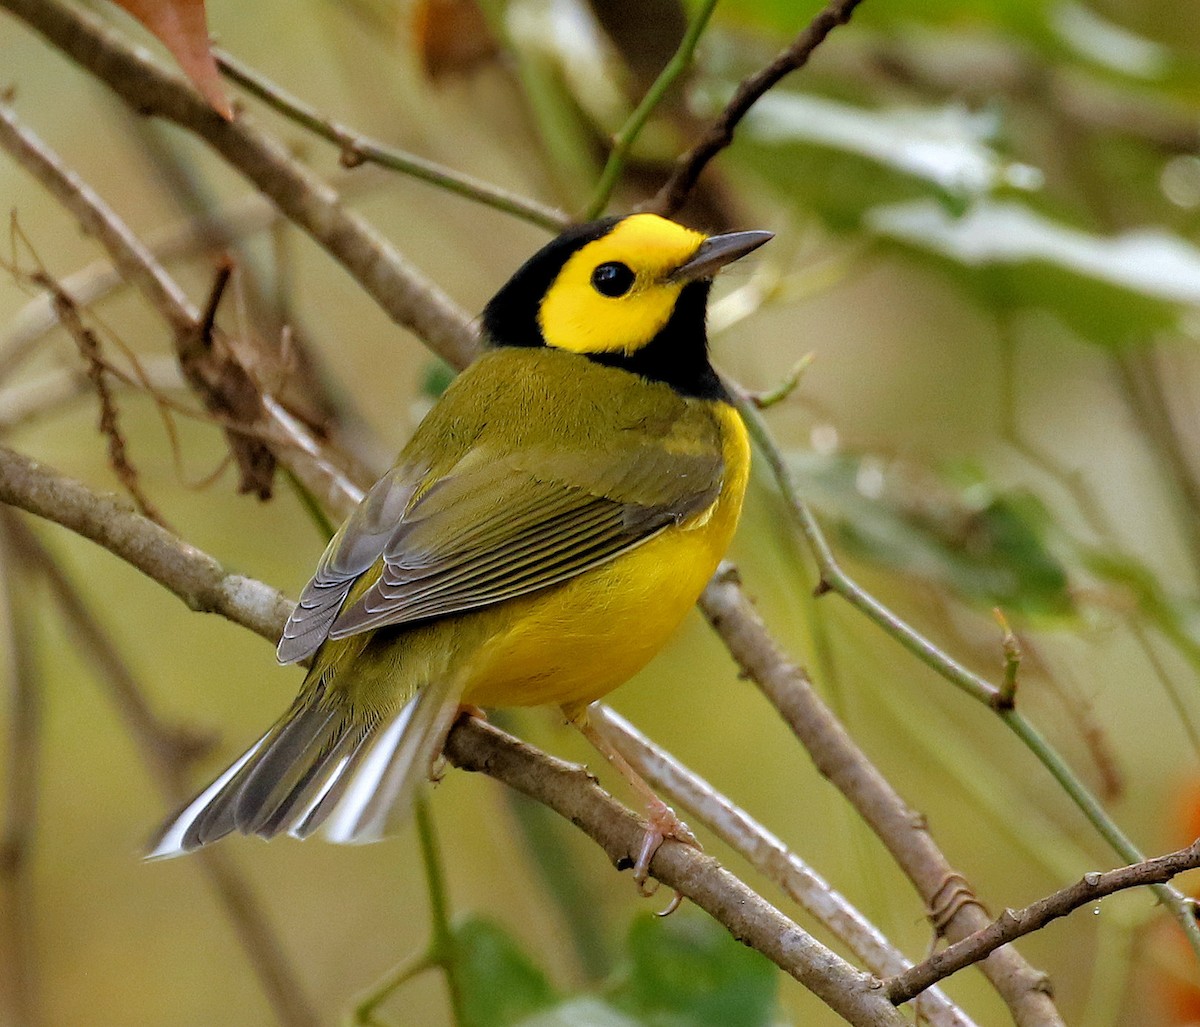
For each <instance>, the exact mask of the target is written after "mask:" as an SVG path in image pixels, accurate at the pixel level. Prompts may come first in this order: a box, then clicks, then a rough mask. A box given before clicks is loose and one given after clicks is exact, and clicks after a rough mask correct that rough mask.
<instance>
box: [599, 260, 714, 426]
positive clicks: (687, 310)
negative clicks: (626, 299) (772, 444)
mask: <svg viewBox="0 0 1200 1027" xmlns="http://www.w3.org/2000/svg"><path fill="white" fill-rule="evenodd" d="M711 287H712V282H711V281H704V280H702V281H698V282H689V283H688V284H687V285H685V286H684V287H683V291H682V292H680V294H679V299H678V300H677V301H676V303H675V309H674V310H673V311H672V312H671V317H670V320H668V321H667V323H666V324H665V325H664V326H663V327H662V330H661V331H659V333H658V334H657V335H656V336H654V338H653V339H651V340H650V342H648V343H647V344H646V345H645V346H642V347H641V348H640V349H638V350H635V351H634V352H633V353H630V354H628V355H627V354H625V353H588V354H586V356H587V359H588V360H591V361H593V362H595V363H597V364H603V365H604V366H605V367H619V368H621V369H622V370H624V371H631V372H633V373H634V374H639V375H641V376H642V377H643V378H649V379H650V380H651V381H655V382H663V383H665V384H667V385H669V386H671V388H673V389H674V390H675V391H676V392H678V393H680V394H681V395H683V396H694V397H695V398H696V399H720V400H724V401H725V402H729V399H730V397H729V393H728V392H727V391H726V389H725V386H724V385H723V384H721V379H720V378H718V377H717V372H716V371H714V370H713V366H712V364H710V363H709V361H708V333H707V331H706V329H705V316H706V313H707V307H708V290H709V289H710V288H711Z"/></svg>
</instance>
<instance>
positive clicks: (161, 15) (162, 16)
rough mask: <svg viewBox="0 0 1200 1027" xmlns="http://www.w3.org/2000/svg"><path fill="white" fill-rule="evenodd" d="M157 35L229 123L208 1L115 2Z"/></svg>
mask: <svg viewBox="0 0 1200 1027" xmlns="http://www.w3.org/2000/svg"><path fill="white" fill-rule="evenodd" d="M113 3H115V4H116V5H117V6H118V7H123V8H124V9H125V10H127V11H128V12H129V13H130V14H132V15H133V16H134V17H135V18H137V20H138V21H140V22H141V23H142V24H143V25H145V26H146V28H147V29H149V30H150V31H151V32H153V33H154V35H156V36H157V37H158V38H159V40H160V41H161V42H162V44H163V45H164V46H165V47H166V48H167V49H168V50H170V51H171V54H172V56H173V57H174V58H175V60H177V61H178V62H179V66H180V67H181V68H182V69H183V71H184V74H186V75H187V77H188V78H190V79H191V80H192V84H193V85H194V86H195V87H196V88H197V89H198V90H199V91H200V95H202V96H203V97H204V99H206V100H207V101H208V102H209V103H210V104H211V105H212V107H213V109H214V110H216V111H217V113H218V114H220V115H221V117H223V118H225V119H226V120H227V121H232V120H233V109H232V108H231V107H230V106H229V100H228V99H226V97H225V91H224V90H223V89H222V87H221V76H220V74H219V73H218V71H217V62H216V61H215V60H213V55H212V50H211V49H210V45H209V38H208V22H207V20H206V18H205V14H204V0H113Z"/></svg>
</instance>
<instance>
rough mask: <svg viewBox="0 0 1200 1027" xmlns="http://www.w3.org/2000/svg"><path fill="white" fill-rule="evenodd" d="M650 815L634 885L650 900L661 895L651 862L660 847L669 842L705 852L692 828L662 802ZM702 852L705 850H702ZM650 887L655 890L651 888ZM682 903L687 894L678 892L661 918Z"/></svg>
mask: <svg viewBox="0 0 1200 1027" xmlns="http://www.w3.org/2000/svg"><path fill="white" fill-rule="evenodd" d="M646 814H647V819H648V821H649V823H648V824H647V826H646V835H645V837H644V838H643V839H642V848H641V850H640V851H639V852H638V858H637V862H636V863H635V864H634V865H633V881H634V883H635V884H636V885H637V889H638V892H640V893H641V895H642V896H643V897H644V898H649V897H650V896H651V895H653V894H655V893H656V892H657V891H658V882H657V881H651V880H650V861H651V860H652V859H654V854H655V853H656V852H657V851H658V847H659V846H660V845H662V843H663V842H664V841H666V840H667V839H668V838H671V839H674V840H675V841H677V842H682V843H683V844H684V845H691V846H692V847H693V848H695V849H701V845H700V842H699V841H698V840H697V839H696V836H695V835H694V834H692V831H691V828H689V827H688V826H687V824H685V823H684V822H683V821H682V820H680V819H679V817H678V816H676V814H675V811H674V810H673V809H671V807H670V806H668V805H667V804H666V803H665V802H663V801H662V800H661V799H655V800H654V802H652V803H650V804H648V806H647V809H646ZM701 851H703V850H702V849H701ZM648 883H649V884H650V885H652V887H647V884H648ZM682 903H683V893H682V892H680V891H676V892H675V895H674V897H673V898H672V899H671V902H670V903H669V904H668V906H667V908H666V909H664V910H663V911H662V912H661V913H659V914H658V915H659V916H670V915H671V914H672V913H674V912H675V910H677V909H678V908H679V907H680V905H681V904H682Z"/></svg>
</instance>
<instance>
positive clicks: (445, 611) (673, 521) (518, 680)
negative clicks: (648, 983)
mask: <svg viewBox="0 0 1200 1027" xmlns="http://www.w3.org/2000/svg"><path fill="white" fill-rule="evenodd" d="M771 237H772V234H771V233H770V232H764V231H743V232H731V233H724V234H718V235H706V234H704V233H702V232H699V231H696V230H694V229H691V228H688V227H685V226H683V225H681V224H678V223H676V222H674V221H672V220H669V219H667V218H664V217H661V216H659V215H656V214H650V213H635V214H631V215H627V216H624V217H610V218H605V219H603V220H599V221H594V222H590V223H587V224H582V225H576V226H572V227H570V228H568V229H566V230H565V231H563V232H562V234H560V235H559V236H558V237H557V238H555V239H554V240H553V241H551V242H550V243H548V244H547V245H546V246H544V247H543V248H542V249H541V250H539V251H538V252H537V253H536V254H534V256H532V257H531V258H530V259H529V260H528V261H526V263H525V264H524V265H523V266H521V267H520V268H519V269H518V270H517V271H516V273H515V274H513V276H512V277H511V278H510V279H509V281H508V282H507V283H506V284H505V285H504V286H503V287H502V288H501V289H500V290H499V292H497V293H496V294H495V296H494V297H493V298H492V299H491V300H490V301H489V302H488V303H487V305H486V306H485V308H484V311H483V314H482V317H481V332H480V335H481V341H482V345H481V352H480V354H479V355H478V356H477V357H476V358H475V360H474V361H473V362H472V363H471V364H470V365H469V366H468V367H467V368H466V369H465V370H464V371H463V372H462V373H461V374H460V375H459V376H458V377H457V378H456V379H455V380H454V381H453V382H452V383H451V385H450V386H449V388H448V389H447V390H446V391H445V392H444V393H443V394H442V396H441V398H440V399H439V400H438V402H437V403H436V404H435V405H434V406H433V408H432V409H431V410H430V412H429V413H428V414H427V415H426V416H425V418H424V419H423V420H422V421H421V423H420V424H419V425H418V427H417V429H416V431H415V432H414V433H413V435H412V437H411V439H410V441H409V442H408V444H407V445H405V446H404V448H403V450H402V451H401V453H400V455H399V457H398V458H397V461H396V463H395V465H394V466H393V467H392V469H391V470H390V471H388V472H387V473H386V474H385V475H384V476H383V477H382V478H380V480H379V481H378V482H377V483H376V484H375V485H374V486H373V487H372V488H371V489H370V490H369V491H368V492H367V493H366V495H365V496H364V498H363V499H362V501H361V503H360V504H359V505H358V506H357V507H356V509H355V510H354V511H353V512H352V513H351V514H350V516H349V517H348V519H347V520H346V521H345V523H344V524H342V526H341V527H340V528H339V529H338V531H337V532H336V534H335V535H334V536H333V538H332V540H331V541H330V543H329V545H328V548H327V549H326V550H325V552H324V554H323V555H322V556H321V558H320V561H319V562H318V564H317V568H316V571H315V572H314V574H313V576H312V579H311V580H310V581H309V583H308V584H307V585H306V586H305V588H304V589H303V591H302V593H301V595H300V600H299V602H298V604H297V605H296V607H295V610H294V612H293V613H292V614H291V616H290V618H289V620H288V621H287V624H286V627H285V628H284V630H283V635H282V638H281V639H280V641H279V645H278V651H277V656H278V659H279V661H280V662H281V663H283V664H290V663H297V662H302V661H305V660H309V661H311V662H310V665H309V669H308V673H307V675H306V677H305V679H304V683H303V685H302V687H301V690H300V693H299V695H298V696H297V698H296V699H295V701H294V702H293V703H292V705H291V707H290V708H289V709H288V710H287V712H286V713H284V715H283V716H282V717H281V718H280V719H279V720H278V721H277V722H276V723H275V724H274V725H273V726H272V727H271V728H270V729H269V730H267V731H266V732H265V733H264V734H263V735H262V737H260V738H259V739H258V741H256V742H255V743H254V744H253V745H252V746H251V747H250V748H249V749H248V750H247V751H246V752H245V753H244V754H243V755H242V756H241V757H240V758H239V759H238V760H236V761H235V762H234V763H233V764H232V765H231V766H230V767H229V768H228V769H227V770H226V771H225V772H224V773H222V774H221V775H220V776H218V777H217V779H216V780H215V781H213V783H212V784H211V785H209V786H208V787H207V788H206V789H204V790H203V791H202V792H201V793H200V794H199V795H198V796H197V797H196V798H195V799H193V800H192V801H191V802H189V803H188V804H187V805H186V806H184V807H183V808H182V809H181V810H180V811H178V812H177V813H176V814H175V815H174V816H172V817H171V818H169V819H168V820H167V821H166V823H165V824H164V825H163V826H162V827H161V829H160V830H159V831H158V833H157V835H156V836H155V838H154V840H153V841H152V843H151V845H150V848H149V852H148V858H152V859H155V858H165V857H171V856H177V855H180V854H182V853H186V852H190V851H192V850H194V849H197V848H199V847H201V846H204V845H208V844H210V843H212V842H214V841H216V840H218V839H220V838H222V837H224V836H226V835H229V834H232V833H234V832H240V833H242V834H247V835H259V836H261V837H264V838H271V837H273V836H276V835H279V834H283V833H288V834H290V835H292V836H295V837H298V838H306V837H308V836H310V835H313V834H316V833H317V832H322V833H323V834H324V835H325V836H326V837H327V838H328V839H329V840H331V841H334V842H342V843H356V842H367V841H374V840H377V839H379V838H381V837H382V836H383V835H384V834H385V833H387V831H388V830H389V829H390V828H392V827H394V826H395V825H396V823H398V822H399V821H400V820H401V819H402V818H403V816H404V813H405V811H406V809H407V808H408V807H409V806H411V803H412V801H413V799H414V798H415V792H416V789H417V788H418V787H419V786H420V784H421V783H422V782H423V781H426V780H427V779H428V778H429V775H430V770H431V767H432V766H433V764H434V763H435V761H436V760H437V758H438V757H439V755H440V753H441V749H442V746H443V744H444V742H445V739H446V736H447V734H448V733H449V730H450V728H451V726H452V724H453V722H454V720H455V718H456V717H457V716H458V715H459V713H460V711H462V710H464V709H465V710H482V709H486V708H505V707H528V706H558V707H560V708H561V710H562V712H563V714H564V716H565V717H566V719H567V720H568V721H569V722H571V723H572V724H574V725H576V726H577V727H579V728H580V729H581V730H582V731H583V733H584V734H585V735H586V736H587V737H588V738H589V739H590V740H591V741H592V742H593V743H594V744H596V746H597V747H598V748H599V749H600V751H601V752H602V753H604V754H605V755H606V756H607V757H608V758H609V759H610V761H612V762H613V764H614V765H615V766H616V768H617V769H618V770H619V771H620V772H621V773H622V774H623V775H624V776H625V777H626V778H627V779H628V780H629V781H630V783H631V785H632V786H633V787H634V788H635V790H636V791H637V792H638V794H639V795H641V796H642V797H643V798H644V799H645V801H646V808H647V815H648V825H647V830H646V838H645V843H644V845H643V846H642V849H641V852H640V854H639V857H638V859H637V862H636V866H635V879H636V880H637V881H638V884H639V887H640V888H641V887H642V886H643V885H644V884H645V882H646V879H647V874H648V870H647V868H648V866H649V863H650V860H651V858H652V857H653V854H654V851H655V850H656V849H657V848H658V845H659V844H660V843H661V842H662V841H663V840H664V839H665V838H676V839H679V840H681V841H685V842H688V843H691V844H697V843H696V840H695V838H694V836H692V835H691V832H690V831H689V830H688V829H687V827H686V825H685V824H683V822H682V821H681V820H679V818H678V817H676V816H675V815H674V813H673V812H672V811H671V809H670V807H668V806H667V805H666V804H665V803H663V802H662V801H661V800H660V799H658V798H657V796H655V795H654V793H653V791H652V790H651V789H650V787H649V785H647V784H646V783H645V782H644V781H642V780H641V778H640V776H638V775H637V774H636V772H635V771H633V769H632V768H631V767H630V766H629V765H628V764H627V763H625V761H624V760H622V759H621V757H620V754H619V753H617V752H616V751H615V749H614V748H613V747H612V746H611V745H610V744H609V743H607V741H606V740H605V739H604V737H603V736H602V735H600V734H599V732H597V731H596V730H595V729H594V727H593V726H592V725H591V724H590V723H589V722H588V718H587V707H588V705H589V704H590V703H592V702H593V701H595V700H597V699H599V698H601V697H602V696H604V695H606V694H607V693H608V692H610V691H611V690H612V689H614V688H616V687H617V686H618V685H620V684H622V683H624V682H625V681H626V680H628V679H629V678H630V677H631V676H633V674H635V673H636V672H637V671H638V670H640V669H641V668H642V667H643V666H644V665H645V664H647V663H648V662H649V661H650V659H651V658H652V657H653V656H654V654H655V653H656V652H658V650H659V649H661V648H662V646H663V645H664V644H665V643H666V641H667V640H668V639H669V638H670V636H671V635H672V633H673V632H674V631H675V629H676V628H677V627H678V626H679V624H680V623H681V622H682V620H683V618H684V617H685V615H686V614H687V612H688V610H689V609H690V608H691V607H692V606H693V605H694V604H695V602H696V600H697V599H698V598H699V596H700V593H701V591H702V590H703V589H704V586H705V584H706V583H707V582H708V580H709V578H710V577H711V575H712V574H713V573H714V571H715V570H716V568H717V565H718V563H719V562H720V560H721V559H722V557H723V556H724V554H725V551H726V549H727V547H728V545H729V543H730V540H731V538H732V536H733V534H734V529H735V527H736V525H737V522H738V517H739V514H740V511H741V507H742V500H743V496H744V494H745V491H746V486H747V482H748V479H749V466H750V445H749V440H748V436H747V433H746V429H745V426H744V424H743V423H742V420H741V417H740V416H739V414H738V413H737V411H736V409H735V408H734V405H733V403H732V400H731V397H730V395H729V393H728V391H727V389H726V387H725V385H724V384H723V382H722V381H721V379H720V377H719V376H718V374H717V373H716V371H715V370H714V369H713V366H712V364H711V362H710V360H709V354H708V343H707V334H706V329H705V319H706V310H707V303H708V296H709V290H710V287H711V285H712V281H713V277H714V276H715V275H716V273H717V272H718V271H719V270H720V269H721V268H723V267H724V266H725V265H727V264H729V263H731V262H732V261H735V260H737V259H738V258H740V257H742V256H744V255H746V254H747V253H749V252H751V251H752V250H755V249H757V248H758V247H759V246H761V245H762V244H763V243H765V242H767V241H768V240H769V239H770V238H771ZM643 890H645V889H643Z"/></svg>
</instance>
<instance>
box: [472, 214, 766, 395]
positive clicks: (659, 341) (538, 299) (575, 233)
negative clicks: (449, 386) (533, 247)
mask: <svg viewBox="0 0 1200 1027" xmlns="http://www.w3.org/2000/svg"><path fill="white" fill-rule="evenodd" d="M770 238H771V233H770V232H731V233H729V234H726V235H712V236H706V235H704V234H703V233H700V232H696V231H693V230H692V229H690V228H685V227H684V226H683V225H679V224H676V223H675V222H674V221H669V220H667V219H666V218H662V217H659V216H658V215H657V214H631V215H629V216H628V217H623V218H607V219H605V220H603V221H595V222H592V223H590V224H586V225H580V226H577V227H574V228H570V229H568V230H567V231H566V232H564V233H563V234H562V235H560V236H559V237H558V238H557V239H555V240H554V241H553V242H551V243H549V244H548V245H547V246H545V247H543V248H542V249H541V250H540V251H538V252H537V253H536V254H534V256H533V257H531V258H530V259H529V260H528V261H527V262H526V263H525V264H524V265H523V266H522V267H521V268H520V270H518V271H517V273H516V274H515V275H513V277H512V278H511V279H509V281H508V283H507V284H506V285H505V286H504V287H503V288H502V289H501V290H500V291H499V292H498V293H497V294H496V295H495V297H493V299H492V300H491V302H490V303H488V305H487V307H486V308H485V309H484V312H483V329H484V335H485V337H486V338H487V340H488V343H489V344H490V345H493V346H526V347H528V346H546V347H550V348H552V349H558V350H566V351H568V352H571V353H578V354H581V355H583V356H585V357H588V358H590V359H592V360H595V361H597V362H598V363H602V364H607V365H609V366H614V367H622V368H625V369H626V370H629V371H633V372H635V373H638V374H641V375H643V376H645V377H648V378H652V379H655V380H660V381H666V382H668V384H671V385H673V386H675V387H676V388H678V389H679V390H680V391H682V392H685V393H689V394H695V395H702V394H705V393H706V392H711V391H712V389H713V388H714V386H715V375H713V374H712V370H711V368H710V367H709V365H708V356H707V347H706V341H705V340H706V336H705V329H704V318H705V304H706V302H707V299H708V290H709V286H710V285H711V284H712V278H713V276H714V275H715V274H716V273H717V271H719V270H720V269H721V268H722V267H724V266H725V265H726V264H728V263H730V262H731V261H734V260H737V259H738V258H739V257H742V256H744V255H745V254H747V253H749V252H750V251H751V250H754V249H757V248H758V247H759V246H761V245H762V244H763V243H765V242H766V241H767V240H768V239H770ZM717 387H718V388H719V386H717Z"/></svg>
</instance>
